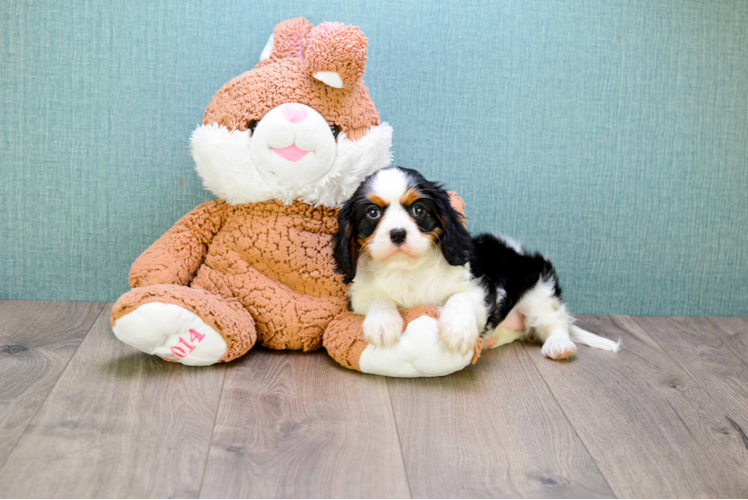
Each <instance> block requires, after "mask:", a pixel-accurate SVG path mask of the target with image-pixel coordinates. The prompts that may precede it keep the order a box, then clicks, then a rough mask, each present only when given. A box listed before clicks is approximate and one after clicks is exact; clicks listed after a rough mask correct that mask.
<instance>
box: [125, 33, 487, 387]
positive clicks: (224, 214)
mask: <svg viewBox="0 0 748 500" xmlns="http://www.w3.org/2000/svg"><path fill="white" fill-rule="evenodd" d="M366 55H367V39H366V38H365V37H364V35H363V33H361V31H360V30H359V29H358V28H355V27H351V26H344V25H342V24H339V23H323V24H320V25H319V26H316V27H314V26H313V25H312V24H311V23H309V22H308V21H307V20H306V19H303V18H297V19H291V20H288V21H284V22H282V23H280V24H278V25H277V26H276V27H275V29H274V31H273V34H272V36H271V37H270V40H269V41H268V44H267V46H266V47H265V49H264V50H263V52H262V55H261V58H260V62H259V63H258V64H257V66H256V67H255V68H254V69H252V70H251V71H248V72H246V73H244V74H242V75H240V76H238V77H236V78H234V79H233V80H231V81H230V82H229V83H227V84H226V85H224V86H223V88H221V90H219V91H218V93H217V94H216V95H215V97H214V98H213V101H212V102H211V103H210V105H209V106H208V109H207V110H206V112H205V117H204V118H203V124H202V125H201V126H199V127H198V128H197V129H196V130H195V131H194V133H193V135H192V155H193V158H194V160H195V163H196V165H197V172H198V174H199V175H200V176H201V178H202V179H203V183H204V185H205V187H206V188H207V189H208V190H210V191H211V192H213V193H214V194H215V195H216V196H218V197H219V199H218V200H215V201H210V202H207V203H204V204H203V205H200V206H198V207H197V208H195V209H194V210H193V211H192V212H190V213H189V214H187V215H185V216H184V217H183V218H182V219H181V220H179V221H178V222H177V223H176V224H175V225H174V227H172V228H171V229H170V230H169V231H167V232H166V234H164V235H163V236H162V237H161V238H159V239H158V241H156V242H155V243H154V244H153V245H151V247H150V248H148V249H147V250H146V251H145V252H144V253H143V254H142V255H141V256H140V257H138V259H137V260H136V261H135V263H134V264H133V266H132V269H131V271H130V285H131V286H132V290H130V291H129V292H127V293H125V294H124V295H123V296H122V297H120V299H119V300H118V301H117V302H116V304H115V305H114V308H113V310H112V316H111V323H112V329H113V331H114V334H115V335H116V336H117V337H118V338H119V339H120V340H122V341H123V342H125V343H127V344H129V345H131V346H133V347H135V348H137V349H140V350H142V351H144V352H146V353H149V354H154V355H157V356H160V357H162V358H164V359H167V360H170V361H176V362H179V363H182V364H185V365H191V366H205V365H211V364H214V363H218V362H225V361H231V360H232V359H235V358H237V357H239V356H242V355H244V354H245V353H246V352H247V351H249V349H250V348H251V347H252V346H253V345H254V344H255V342H257V341H259V342H260V344H262V345H264V346H267V347H269V348H271V349H295V350H304V351H312V350H315V349H319V348H320V347H322V346H323V345H324V346H325V347H326V348H327V350H328V352H329V353H330V355H331V356H332V357H333V358H334V359H336V360H337V361H338V362H339V363H340V364H341V365H343V366H345V367H348V368H352V369H356V370H360V371H363V372H368V373H377V374H383V375H392V376H405V377H408V376H434V375H445V374H447V373H452V372H454V371H456V370H459V369H462V368H463V367H465V366H466V365H467V364H468V363H469V362H470V361H471V360H473V361H474V360H475V359H476V358H477V356H478V354H479V353H480V348H481V343H480V341H479V342H478V344H477V345H476V348H475V349H474V350H473V351H472V352H470V353H468V355H466V356H461V355H459V354H455V353H451V352H450V351H449V350H447V349H446V347H445V346H444V345H443V344H442V343H441V342H440V341H439V333H438V327H437V321H436V319H435V318H438V311H437V310H436V309H434V308H425V307H421V308H415V309H411V310H407V311H403V316H404V319H405V320H406V323H407V328H406V330H405V332H404V333H403V336H402V339H401V341H400V342H399V343H398V344H397V345H396V346H394V347H390V348H376V347H374V346H367V345H366V344H365V342H364V340H363V332H362V329H361V324H362V321H363V317H361V316H357V315H354V314H352V313H350V312H348V309H347V307H348V299H347V295H346V292H347V289H346V286H345V285H344V284H343V281H342V277H341V276H339V275H337V274H336V273H335V271H334V263H333V259H332V247H331V244H330V241H331V238H332V235H333V234H334V233H335V231H336V229H337V212H338V209H337V207H338V206H339V205H340V204H341V203H342V202H343V201H344V200H345V199H346V198H348V197H349V196H350V195H351V194H352V193H353V191H354V190H355V189H356V187H357V186H358V185H359V183H360V182H361V181H362V180H363V179H364V178H365V177H366V176H367V175H369V174H371V173H372V172H374V171H376V170H378V169H380V168H383V167H386V166H388V165H389V164H390V163H391V153H390V147H391V138H392V129H391V128H390V126H389V125H387V124H386V123H381V122H380V121H379V114H378V113H377V110H376V108H375V107H374V104H373V102H372V100H371V97H370V95H369V91H368V89H367V88H366V86H364V83H363V81H362V79H361V78H362V76H363V74H364V68H365V65H366ZM454 203H455V204H456V206H457V207H458V208H460V209H462V205H461V200H459V199H458V198H455V199H454Z"/></svg>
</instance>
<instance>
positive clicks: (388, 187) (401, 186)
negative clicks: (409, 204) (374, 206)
mask: <svg viewBox="0 0 748 500" xmlns="http://www.w3.org/2000/svg"><path fill="white" fill-rule="evenodd" d="M408 187H409V182H408V177H407V175H406V174H405V173H404V172H403V171H401V170H400V169H397V168H387V169H384V170H380V171H379V172H378V173H377V176H376V177H375V178H374V182H373V184H372V187H371V190H372V192H373V194H375V195H377V196H379V197H380V198H382V199H383V200H384V201H386V202H387V204H388V205H391V206H393V205H399V204H400V198H402V196H403V195H404V194H405V192H406V191H407V190H408Z"/></svg>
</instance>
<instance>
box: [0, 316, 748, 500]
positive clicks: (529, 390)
mask: <svg viewBox="0 0 748 500" xmlns="http://www.w3.org/2000/svg"><path fill="white" fill-rule="evenodd" d="M110 308H111V306H110V305H108V304H100V303H80V302H78V303H73V302H17V301H0V497H208V498H213V497H747V496H748V435H747V434H748V319H746V318H655V317H628V316H583V317H581V318H580V321H579V323H580V324H581V326H583V327H584V328H587V329H589V330H593V331H597V332H599V333H602V334H604V335H606V336H609V337H612V338H618V337H620V338H621V339H622V340H623V350H622V351H621V352H620V353H618V354H611V353H607V352H602V351H597V350H593V349H590V348H587V347H584V346H580V348H579V351H578V354H577V357H576V359H575V360H573V361H571V362H552V361H549V360H546V359H544V358H543V357H542V356H541V355H540V348H539V346H537V345H534V344H522V343H515V344H511V345H509V346H506V347H503V348H500V349H497V350H493V351H487V352H485V354H484V355H483V357H482V358H481V360H480V362H479V363H478V364H477V365H475V366H472V367H469V368H467V369H465V370H463V371H462V372H460V373H457V374H455V375H452V376H449V377H442V378H438V379H416V380H401V379H386V378H383V377H375V376H369V375H362V374H359V373H355V372H351V371H348V370H345V369H342V368H340V367H339V366H337V365H336V364H335V363H334V362H333V361H332V360H330V359H329V358H328V357H327V356H326V354H325V353H324V352H315V353H310V354H303V353H293V352H273V351H268V350H264V349H254V350H253V351H251V352H250V353H249V354H248V355H247V356H245V357H244V358H242V359H240V360H237V361H235V362H233V363H230V364H228V365H220V366H214V367H209V368H189V367H183V366H180V365H176V364H173V363H166V362H164V361H161V360H159V359H157V358H154V357H151V356H146V355H144V354H140V353H138V352H136V351H134V350H133V349H131V348H130V347H128V346H126V345H124V344H122V343H120V342H118V341H117V340H116V339H115V338H114V336H113V335H112V332H111V328H110V326H109V312H110Z"/></svg>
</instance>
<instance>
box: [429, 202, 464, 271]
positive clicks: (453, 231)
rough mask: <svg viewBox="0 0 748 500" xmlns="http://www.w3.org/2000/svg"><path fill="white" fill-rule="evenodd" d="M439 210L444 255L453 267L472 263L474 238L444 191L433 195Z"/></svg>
mask: <svg viewBox="0 0 748 500" xmlns="http://www.w3.org/2000/svg"><path fill="white" fill-rule="evenodd" d="M432 197H433V199H434V202H435V203H436V208H437V210H438V212H439V213H438V217H437V218H438V219H439V223H440V224H441V226H442V229H443V230H444V234H443V235H442V237H441V245H442V253H443V254H444V258H445V259H446V260H447V262H449V264H450V265H451V266H464V265H465V264H467V263H468V262H469V261H470V255H471V254H472V251H473V238H472V237H471V236H470V233H468V230H467V229H465V218H464V217H463V216H462V214H461V213H459V212H458V211H457V210H455V209H454V208H452V204H451V203H450V202H449V194H448V193H447V192H446V191H444V190H443V189H439V190H438V191H437V193H434V194H433V195H432Z"/></svg>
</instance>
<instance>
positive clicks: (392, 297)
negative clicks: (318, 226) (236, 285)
mask: <svg viewBox="0 0 748 500" xmlns="http://www.w3.org/2000/svg"><path fill="white" fill-rule="evenodd" d="M338 222H339V229H338V231H337V233H336V234H335V237H334V250H333V256H334V258H335V263H336V270H337V271H338V272H339V273H340V274H342V275H344V282H345V283H346V284H351V286H350V289H349V294H350V300H351V310H352V311H353V312H355V313H357V314H363V315H365V316H366V318H365V319H364V324H363V330H364V338H365V340H366V341H367V342H368V343H370V344H374V345H376V346H389V345H392V344H394V343H396V342H397V341H398V340H399V339H400V335H401V334H402V332H403V319H402V317H401V316H400V313H399V310H400V309H405V308H408V307H413V306H417V305H426V306H435V307H439V308H440V316H439V333H440V336H441V339H442V341H443V342H444V343H445V344H446V345H447V347H449V349H451V350H453V351H457V352H460V353H462V354H466V353H467V352H468V351H470V349H472V348H473V347H474V346H475V343H476V341H477V339H478V336H479V335H483V338H484V340H485V341H486V346H487V347H498V346H500V345H503V344H507V343H509V342H512V341H514V340H517V339H523V338H533V339H536V340H539V341H541V342H543V348H542V351H541V352H542V353H543V355H545V356H547V357H549V358H552V359H564V358H568V357H570V356H573V355H574V353H575V352H576V345H575V344H574V342H573V340H576V341H577V342H580V343H583V344H587V345H590V346H592V347H597V348H600V349H605V350H610V351H617V350H618V345H619V344H618V343H616V342H613V341H612V340H609V339H604V338H602V337H598V336H597V335H595V334H594V333H590V332H587V331H585V330H582V329H581V328H578V327H576V326H574V325H573V324H572V323H573V318H572V316H571V315H570V314H569V313H568V312H567V310H566V306H565V305H564V303H563V302H562V301H561V288H560V287H559V285H558V279H557V277H556V272H555V270H554V269H553V265H552V264H551V263H550V262H549V261H547V260H545V259H544V258H543V257H542V256H541V255H540V254H537V253H534V254H531V253H527V252H525V250H524V249H523V248H522V247H521V246H519V245H518V244H517V243H516V242H514V241H513V240H510V239H508V238H501V237H497V236H494V235H490V234H482V235H479V236H477V237H475V238H473V237H471V236H470V234H469V233H468V231H467V229H465V225H464V221H463V217H462V215H461V214H460V213H458V212H457V211H456V210H455V209H454V208H453V207H452V205H451V204H450V200H449V194H448V193H447V192H446V191H445V190H444V189H442V186H441V185H439V184H435V183H433V182H430V181H428V180H426V179H425V178H424V177H423V176H422V175H421V174H420V173H419V172H417V171H416V170H412V169H406V168H401V167H390V168H385V169H382V170H379V171H377V172H375V173H374V174H372V175H370V176H369V177H368V178H367V179H365V180H364V182H363V183H362V184H361V185H360V186H359V187H358V189H357V190H356V192H355V193H354V194H353V196H352V197H351V198H350V199H349V200H348V201H346V202H345V203H344V204H343V206H342V208H341V209H340V213H339V215H338ZM505 320H506V321H505Z"/></svg>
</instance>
